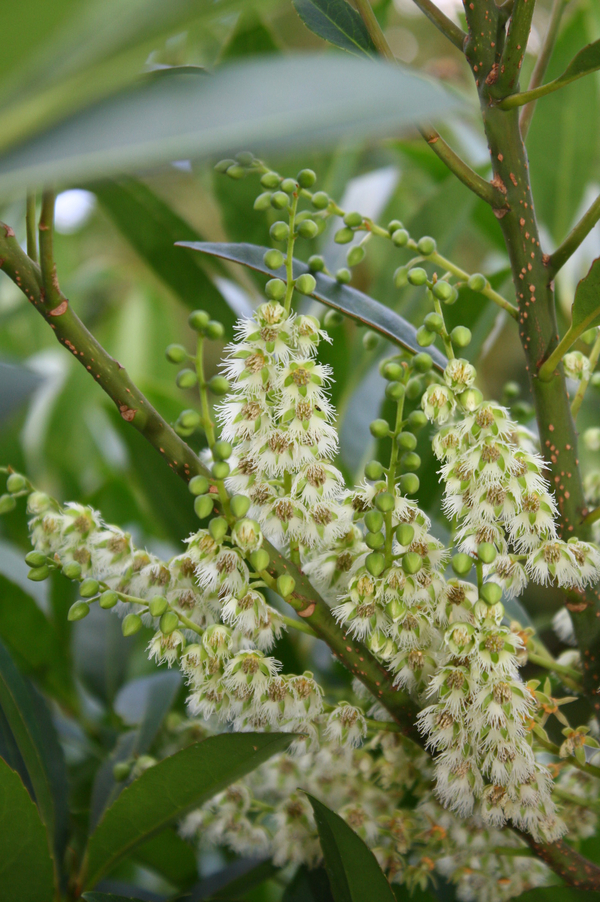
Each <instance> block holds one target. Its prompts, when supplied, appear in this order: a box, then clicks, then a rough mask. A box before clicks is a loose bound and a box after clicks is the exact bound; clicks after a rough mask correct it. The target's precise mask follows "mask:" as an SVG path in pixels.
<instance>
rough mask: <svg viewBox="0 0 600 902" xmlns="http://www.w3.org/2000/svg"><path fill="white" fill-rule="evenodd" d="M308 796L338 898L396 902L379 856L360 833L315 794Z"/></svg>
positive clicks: (344, 901)
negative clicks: (376, 856) (314, 796)
mask: <svg viewBox="0 0 600 902" xmlns="http://www.w3.org/2000/svg"><path fill="white" fill-rule="evenodd" d="M307 795H308V793H307ZM308 799H309V801H310V804H311V805H312V809H313V812H314V815H315V821H316V823H317V829H318V831H319V839H320V841H321V849H322V850H323V857H324V859H325V868H326V869H327V874H328V875H329V882H330V884H331V892H332V894H333V898H334V899H335V902H365V899H368V900H369V902H395V900H394V894H393V893H392V889H391V887H390V885H389V883H388V881H387V880H386V878H385V875H384V873H383V871H382V870H381V868H380V867H379V865H378V863H377V859H376V858H375V856H374V855H373V853H372V852H371V850H370V849H369V848H368V847H367V846H366V845H365V843H364V842H363V841H362V839H361V838H360V836H357V834H356V833H355V832H354V830H352V829H351V828H350V827H349V826H348V824H347V823H346V822H345V821H344V820H343V819H342V818H341V817H340V816H339V814H336V813H335V812H334V811H331V809H330V808H327V806H326V805H323V803H322V802H319V801H318V799H315V798H313V796H311V795H308Z"/></svg>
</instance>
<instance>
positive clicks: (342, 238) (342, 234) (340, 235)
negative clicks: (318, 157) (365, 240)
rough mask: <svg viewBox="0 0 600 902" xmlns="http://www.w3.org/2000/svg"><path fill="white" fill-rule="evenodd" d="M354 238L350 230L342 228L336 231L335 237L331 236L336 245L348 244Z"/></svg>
mask: <svg viewBox="0 0 600 902" xmlns="http://www.w3.org/2000/svg"><path fill="white" fill-rule="evenodd" d="M353 238H354V232H353V231H352V229H349V228H347V227H346V228H343V229H338V230H337V232H336V233H335V235H334V236H333V240H334V241H335V243H336V244H348V242H349V241H352V239H353Z"/></svg>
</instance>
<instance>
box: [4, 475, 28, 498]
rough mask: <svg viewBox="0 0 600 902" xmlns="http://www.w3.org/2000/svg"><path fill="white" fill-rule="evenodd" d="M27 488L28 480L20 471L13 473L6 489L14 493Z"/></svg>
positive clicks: (7, 481)
mask: <svg viewBox="0 0 600 902" xmlns="http://www.w3.org/2000/svg"><path fill="white" fill-rule="evenodd" d="M26 488H27V480H26V479H25V477H24V476H21V474H20V473H11V474H10V476H9V477H8V479H7V480H6V489H7V491H9V492H10V493H11V495H14V494H15V493H16V492H22V491H23V490H24V489H26Z"/></svg>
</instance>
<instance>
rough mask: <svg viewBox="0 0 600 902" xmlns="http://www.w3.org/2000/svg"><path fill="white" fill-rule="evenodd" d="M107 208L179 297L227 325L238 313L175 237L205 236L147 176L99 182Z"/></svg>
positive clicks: (96, 189) (99, 194)
mask: <svg viewBox="0 0 600 902" xmlns="http://www.w3.org/2000/svg"><path fill="white" fill-rule="evenodd" d="M93 190H94V193H95V194H96V196H97V197H98V199H99V201H100V203H101V204H102V206H103V207H104V209H105V210H106V211H107V212H108V213H109V215H110V216H111V218H112V219H113V221H114V222H115V225H116V226H117V227H118V228H119V230H120V231H121V233H122V234H123V235H124V236H125V238H126V239H127V240H128V241H129V243H130V244H131V245H132V246H133V247H134V248H135V250H136V251H137V252H138V254H139V255H140V257H141V258H142V259H143V260H144V261H145V262H146V263H147V264H148V266H149V267H150V269H152V270H153V272H154V273H156V275H157V276H158V277H159V278H160V279H162V281H163V282H164V283H165V285H167V286H168V287H169V288H170V289H171V290H172V291H174V292H175V294H177V295H178V297H179V298H181V300H182V301H183V302H184V304H186V306H188V307H189V308H190V310H195V309H196V308H197V307H202V308H203V309H205V310H207V311H208V312H209V313H210V315H211V316H212V317H213V318H214V319H219V320H220V321H221V322H222V323H223V324H224V326H225V327H226V328H229V327H231V326H232V325H233V323H234V322H235V316H234V315H233V313H232V311H231V309H230V308H229V306H228V305H227V303H226V301H224V299H223V297H222V296H221V293H220V292H219V290H218V289H217V287H216V286H215V284H214V283H213V281H212V279H211V278H210V276H208V275H207V273H206V270H205V269H204V268H203V267H202V266H201V265H200V264H199V262H198V257H197V256H196V254H192V253H188V252H186V253H185V255H183V256H182V254H181V252H180V251H177V250H176V249H175V248H174V247H173V245H174V244H175V242H176V241H199V240H201V238H202V236H201V235H199V234H198V232H196V230H195V229H194V228H192V226H191V225H189V223H187V222H186V221H185V220H184V219H182V218H181V217H180V216H179V215H178V214H177V213H175V211H174V210H172V209H171V207H169V206H168V204H166V203H165V202H164V201H163V200H161V198H159V197H158V196H157V195H156V194H154V192H153V191H151V190H150V188H148V187H147V186H146V185H144V184H143V183H142V182H139V181H136V180H135V179H121V180H119V181H118V182H102V183H100V184H98V185H96V186H95V187H94V189H93Z"/></svg>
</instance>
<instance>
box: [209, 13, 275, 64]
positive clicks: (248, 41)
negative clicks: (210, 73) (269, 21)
mask: <svg viewBox="0 0 600 902" xmlns="http://www.w3.org/2000/svg"><path fill="white" fill-rule="evenodd" d="M279 49H280V47H279V45H278V44H277V41H276V40H275V37H274V35H273V32H272V31H271V30H270V29H269V28H268V27H267V26H266V25H265V23H264V22H263V21H262V19H261V18H260V16H258V15H257V14H256V12H255V11H254V10H252V11H251V12H247V13H242V15H241V16H240V17H239V19H238V21H237V23H236V26H235V29H234V31H233V33H232V35H231V37H230V39H229V40H228V42H227V45H226V46H225V50H224V51H223V53H222V54H221V60H222V62H225V61H226V60H232V59H240V58H241V57H243V56H258V54H261V53H277V52H278V51H279Z"/></svg>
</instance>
